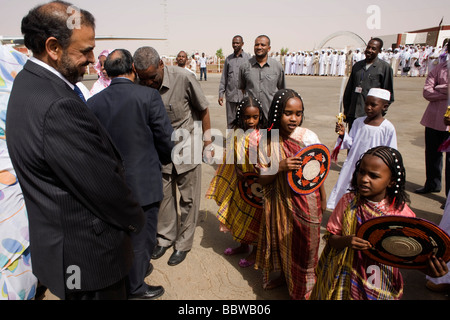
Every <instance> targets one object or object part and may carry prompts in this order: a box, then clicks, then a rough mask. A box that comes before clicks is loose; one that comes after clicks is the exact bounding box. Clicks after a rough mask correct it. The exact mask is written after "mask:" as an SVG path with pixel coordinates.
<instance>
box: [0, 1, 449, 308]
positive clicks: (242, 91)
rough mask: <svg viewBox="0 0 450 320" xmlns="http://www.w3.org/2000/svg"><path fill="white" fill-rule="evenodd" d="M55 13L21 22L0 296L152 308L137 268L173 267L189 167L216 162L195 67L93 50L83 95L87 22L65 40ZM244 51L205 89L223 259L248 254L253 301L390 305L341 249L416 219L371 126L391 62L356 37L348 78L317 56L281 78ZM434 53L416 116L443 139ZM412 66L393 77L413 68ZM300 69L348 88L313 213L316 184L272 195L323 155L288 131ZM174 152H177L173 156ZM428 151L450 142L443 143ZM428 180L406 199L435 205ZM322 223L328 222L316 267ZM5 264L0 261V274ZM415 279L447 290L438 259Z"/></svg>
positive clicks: (192, 178) (190, 220) (273, 65)
mask: <svg viewBox="0 0 450 320" xmlns="http://www.w3.org/2000/svg"><path fill="white" fill-rule="evenodd" d="M69 6H70V4H69V3H66V2H63V1H53V2H49V3H47V4H44V5H40V6H37V7H35V8H33V9H31V10H30V11H29V13H28V14H27V15H26V16H25V17H24V19H23V21H22V33H23V34H24V41H25V45H26V46H27V48H28V49H29V50H31V51H32V53H33V57H31V58H30V59H27V60H26V62H25V61H24V63H23V69H22V70H20V72H19V73H18V74H17V75H15V74H14V79H13V81H14V83H13V85H12V90H11V93H10V97H9V102H8V109H7V116H6V119H5V121H6V122H7V124H8V125H7V129H8V130H7V135H6V138H5V139H4V140H6V144H5V143H4V144H0V146H1V147H2V153H1V155H2V156H3V157H5V159H0V160H2V162H0V163H2V164H3V163H5V165H9V168H8V170H9V171H8V172H9V175H8V176H6V178H7V179H6V180H5V175H2V176H0V178H1V179H2V180H1V182H2V183H3V184H4V185H6V186H8V187H13V186H14V188H15V189H14V193H12V196H10V195H9V194H7V193H5V192H4V191H2V195H4V194H7V195H8V197H6V198H7V199H4V198H5V197H2V199H1V200H8V199H12V198H17V193H18V192H19V193H20V191H22V192H23V198H22V199H21V200H22V202H21V203H19V206H20V210H18V211H15V212H16V213H15V214H14V216H15V217H16V218H20V219H21V220H20V223H19V224H17V225H16V226H14V227H13V228H11V227H10V230H9V231H10V233H11V235H8V239H7V240H8V241H2V244H3V246H4V247H5V248H4V250H3V248H2V250H3V251H4V252H11V251H12V250H11V247H12V246H6V245H5V243H6V244H11V243H13V242H14V241H16V242H19V243H22V245H21V248H22V250H21V251H19V250H16V251H15V252H14V255H10V257H11V258H10V259H15V260H17V264H18V265H19V266H20V268H18V270H20V271H21V273H20V277H17V279H16V281H15V282H14V283H11V282H7V281H6V279H7V276H6V275H4V274H3V271H2V277H1V281H2V282H3V286H2V290H3V291H2V292H3V295H2V296H6V297H9V298H11V299H31V298H34V297H35V296H36V292H37V289H38V288H39V287H44V288H48V289H49V290H50V291H51V292H52V293H54V294H55V295H56V296H58V297H59V298H61V299H68V300H104V299H107V300H112V299H145V300H146V299H156V298H158V297H160V296H161V295H163V294H164V288H163V287H162V286H161V285H150V284H148V282H147V281H145V279H146V278H147V277H149V276H151V273H152V271H153V265H152V263H151V260H152V259H160V258H162V257H163V256H164V255H165V253H166V252H167V251H168V250H169V248H173V251H172V253H171V255H170V257H169V259H168V261H167V263H168V265H169V266H176V265H178V264H180V263H182V262H183V261H184V260H185V258H186V256H187V255H188V253H189V252H190V251H191V250H192V249H193V248H192V247H193V239H194V233H195V228H196V225H197V221H198V216H199V204H200V201H201V197H202V195H201V191H200V190H201V188H200V185H201V161H200V162H198V161H197V159H196V158H197V157H198V155H199V152H200V158H201V159H203V161H204V162H206V163H209V162H210V160H211V159H213V158H214V157H215V149H214V144H213V142H212V137H211V135H210V133H211V132H210V129H211V121H210V115H209V103H208V101H207V99H206V97H205V95H204V93H203V90H202V88H201V86H200V83H199V80H200V81H203V80H204V81H207V72H206V59H205V64H203V63H200V79H199V80H197V78H196V74H195V73H194V72H192V70H186V69H188V68H189V67H188V58H187V54H186V52H185V51H180V52H179V54H178V56H177V63H178V65H177V66H168V65H165V63H164V61H163V60H162V59H161V57H160V55H159V53H158V52H157V51H156V50H155V49H154V48H152V47H148V46H144V47H141V48H139V49H137V50H136V51H135V52H134V54H132V53H130V52H129V51H128V50H126V49H116V50H112V51H103V52H101V54H100V55H99V56H98V57H97V65H96V70H97V72H98V76H99V79H98V81H97V82H96V83H95V84H94V86H93V87H92V89H91V91H90V92H89V90H87V89H86V88H85V87H83V85H82V83H81V80H82V78H83V75H84V73H85V71H86V66H87V65H89V64H91V63H95V62H96V59H95V57H94V54H93V50H94V47H95V18H94V17H93V16H92V14H91V13H89V12H88V11H86V10H82V9H80V12H79V13H80V16H81V21H82V23H81V26H80V28H75V29H69V28H68V27H67V24H66V19H67V18H68V13H67V12H68V10H67V9H68V7H69ZM41 30H45V31H46V32H44V33H43V32H41ZM56 35H58V36H57V37H56ZM243 45H244V40H243V38H242V36H240V35H236V36H235V37H233V40H232V47H233V53H232V54H231V55H229V56H228V57H227V58H226V60H225V64H224V69H223V72H222V75H221V81H220V86H219V91H218V103H219V105H221V106H222V105H223V104H224V100H225V101H226V109H225V110H226V114H227V127H228V128H229V129H232V130H230V134H231V138H230V139H228V138H227V142H229V144H227V146H226V148H225V150H224V155H223V162H222V163H221V164H220V165H219V166H218V168H217V171H216V173H215V175H214V177H213V179H212V181H211V182H210V185H209V188H208V191H207V193H206V198H208V199H213V200H214V201H216V203H217V205H218V206H219V210H218V212H217V213H216V216H217V218H218V219H219V222H220V229H219V230H221V231H224V232H230V233H231V235H232V237H233V239H234V240H235V241H236V242H238V244H239V245H238V246H237V247H236V248H227V249H226V250H225V252H224V254H225V255H235V254H242V253H245V254H248V255H247V256H246V257H245V258H243V259H241V260H240V262H239V266H240V267H242V268H247V267H252V266H253V267H254V268H256V269H259V270H261V271H262V275H263V286H264V288H265V289H267V290H270V289H273V288H275V287H278V286H281V285H287V288H288V292H289V295H290V297H291V298H292V299H295V300H306V299H317V300H322V299H339V300H346V299H358V300H361V299H362V300H365V299H401V297H402V293H403V280H402V276H401V273H400V271H399V269H398V268H397V267H392V266H387V265H384V264H382V263H379V262H376V261H374V260H371V259H370V258H369V257H367V256H365V255H364V254H362V251H363V250H369V249H370V248H372V244H371V243H370V242H368V241H367V240H364V239H362V238H359V237H357V236H355V230H356V229H357V228H358V226H360V225H361V224H362V223H363V222H365V221H367V220H369V219H371V218H374V217H378V216H384V215H402V216H406V217H414V216H415V215H414V213H413V212H412V211H411V209H410V208H409V207H408V195H407V193H406V191H405V183H406V179H405V172H406V168H405V167H404V165H403V160H402V156H401V154H400V153H399V151H398V150H397V140H396V131H395V128H394V126H393V125H392V123H390V122H389V121H387V119H385V118H384V115H385V114H386V112H388V109H389V106H390V104H391V103H393V101H394V92H393V77H394V74H395V73H396V72H393V69H394V70H396V69H395V68H392V67H391V64H392V59H391V60H390V61H385V59H384V58H383V49H382V48H383V41H382V40H381V39H379V38H372V39H371V40H370V41H369V42H368V44H367V48H366V49H365V50H364V53H363V56H362V57H361V56H360V58H359V60H356V59H355V61H354V62H353V57H354V55H349V54H347V55H345V54H344V52H341V53H340V55H339V56H342V57H343V58H341V59H342V61H347V60H349V59H348V57H352V59H351V68H349V65H347V67H346V68H347V70H346V69H345V68H343V66H344V65H345V63H346V62H339V61H340V59H338V58H336V60H335V63H334V65H335V66H336V71H334V65H333V64H331V63H330V64H329V65H328V64H325V63H323V65H322V66H321V65H320V55H319V53H318V52H317V53H315V54H314V59H316V58H315V56H317V62H318V64H314V63H311V65H309V66H308V64H305V63H303V64H302V67H301V68H299V69H298V70H297V69H296V67H294V69H291V66H292V63H291V62H289V63H287V62H285V65H284V67H283V64H282V63H281V62H280V60H278V59H276V58H275V57H276V56H275V57H270V56H269V53H270V51H271V46H270V45H271V41H270V38H269V37H268V36H267V35H260V36H258V37H256V39H255V41H254V46H253V49H254V55H249V54H246V53H244V52H243V49H242V48H243ZM443 48H445V50H447V51H445V54H444V50H442V52H440V55H439V56H438V59H439V63H438V64H437V66H434V63H433V68H432V69H431V70H430V69H429V68H428V69H427V70H426V71H425V73H424V74H423V75H425V74H427V80H426V85H425V88H424V91H426V90H429V91H430V93H429V94H425V93H424V97H425V98H427V99H428V100H429V101H430V105H429V108H438V109H439V112H436V113H434V115H435V120H436V121H435V122H439V121H440V122H441V123H444V124H445V125H448V124H449V123H450V116H449V117H447V118H445V117H444V114H445V111H446V107H447V99H448V92H447V91H448V74H447V72H448V68H447V60H448V42H446V43H445V44H444V46H443ZM409 50H410V48H405V49H404V53H402V54H405V53H408V51H409ZM322 53H323V54H324V57H325V51H324V52H322ZM357 53H358V52H357ZM326 55H327V56H331V55H332V53H331V52H329V53H326ZM202 56H203V57H204V54H203V55H202ZM297 56H303V57H305V55H303V54H302V53H300V54H298V55H297ZM312 56H313V55H312V54H309V53H308V57H312ZM419 56H420V55H419ZM429 56H431V55H429ZM291 57H294V58H295V60H292V61H297V60H296V57H295V55H293V56H292V55H291ZM324 57H323V59H322V60H323V61H326V59H325V58H324ZM314 59H313V58H311V60H314ZM411 59H412V58H411ZM411 59H409V62H408V63H409V65H411V63H413V64H415V63H414V60H413V61H411ZM418 59H419V58H417V60H418ZM305 60H306V59H305ZM399 60H400V62H399V65H400V64H401V65H402V66H405V65H406V62H403V60H402V59H399ZM290 61H291V60H290ZM330 61H331V59H330ZM405 61H406V60H405ZM423 61H424V60H422V64H423V63H424V62H423ZM308 63H309V62H308ZM294 64H296V62H294ZM16 65H17V64H16ZM332 65H333V68H331V66H332ZM297 66H300V64H297ZM312 66H314V67H312ZM288 67H289V69H287V68H288ZM305 67H306V69H305ZM308 68H309V69H308ZM202 69H203V70H202ZM316 69H317V75H338V76H343V75H345V74H346V73H347V74H348V76H349V81H348V83H347V87H346V90H345V92H344V97H343V102H344V110H343V111H344V116H345V117H344V121H345V122H347V127H346V126H345V125H344V124H343V123H341V122H338V123H336V133H337V141H336V149H335V150H334V151H335V152H339V150H340V149H349V150H350V151H349V153H348V156H347V160H346V161H345V163H344V165H343V168H342V170H341V175H340V179H339V180H338V182H337V184H336V186H335V188H334V189H333V192H332V195H331V196H330V197H328V202H327V195H326V192H325V188H324V185H323V184H321V185H320V186H318V187H317V188H315V189H313V190H311V192H309V193H297V192H294V191H293V190H292V189H291V188H290V187H289V183H288V181H287V180H288V177H287V173H289V172H291V171H293V170H299V169H300V168H301V167H302V160H300V158H299V157H297V156H296V155H297V154H298V153H299V152H300V151H301V150H302V149H304V148H305V147H308V146H312V145H320V144H321V141H320V138H319V135H318V133H316V132H313V131H311V130H309V129H308V128H305V127H303V126H302V124H303V119H304V116H305V114H306V110H305V104H304V101H303V98H302V97H301V95H300V94H299V93H298V92H296V91H295V90H292V89H289V88H286V83H285V75H287V74H310V73H311V72H313V73H312V74H316ZM341 69H342V70H341ZM349 69H350V70H349ZM305 70H306V71H305ZM298 72H300V73H298ZM302 72H304V73H302ZM341 73H343V74H341ZM11 74H12V73H11ZM419 74H420V71H419ZM411 76H413V75H412V74H411ZM352 79H353V80H352ZM356 80H358V81H356ZM11 82H12V81H11ZM430 106H431V107H430ZM429 117H431V116H427V118H429ZM424 118H425V116H424ZM445 121H446V122H445ZM199 124H200V128H198V125H199ZM423 125H424V126H426V127H427V129H426V130H427V131H426V135H427V134H432V133H427V132H428V131H429V130H428V126H430V127H431V130H434V131H442V128H441V126H439V128H433V126H432V125H431V124H428V122H427V123H425V122H424V123H423ZM196 134H197V135H198V134H200V135H201V138H200V141H202V143H203V145H202V146H200V147H199V146H196V144H195V143H194V144H191V143H190V142H191V140H190V139H186V137H185V138H183V137H184V136H185V135H187V136H190V137H193V136H195V135H196ZM174 135H175V136H177V137H181V138H183V139H181V140H178V139H175V140H174V139H173V136H174ZM442 137H443V138H442V139H444V138H449V134H448V132H447V135H442ZM430 139H432V138H430ZM263 142H264V143H263ZM427 149H428V148H427ZM180 151H181V152H180ZM434 151H435V153H440V154H441V158H439V157H438V156H436V155H434V158H433V163H432V164H431V163H430V166H435V167H436V166H438V167H439V161H440V162H441V163H442V151H441V150H434ZM177 152H179V153H177ZM427 152H428V151H427ZM254 159H257V161H256V162H253V160H254ZM6 160H7V161H6ZM430 161H431V160H430ZM435 171H436V170H435ZM449 172H450V170H449ZM430 174H431V173H430ZM440 174H441V173H440V172H439V173H434V175H435V176H433V177H432V178H431V177H430V181H431V180H433V181H434V182H435V184H433V185H432V184H431V182H430V183H429V184H427V183H428V170H427V183H426V184H425V186H424V188H423V189H424V190H416V192H418V193H427V192H436V191H437V190H438V189H439V190H440V187H441V185H440ZM436 175H437V176H436ZM16 176H17V178H16ZM341 178H342V179H341ZM436 181H438V182H439V185H438V183H437V182H436ZM17 182H18V183H17ZM242 185H244V186H246V187H247V188H248V189H247V190H246V191H245V192H242ZM19 187H20V188H19ZM11 190H12V189H11ZM250 191H251V192H250ZM247 196H248V197H247ZM19 198H20V197H19ZM16 204H17V203H16ZM327 207H328V208H329V209H331V210H332V215H331V217H330V220H329V222H328V224H327V226H326V230H327V231H326V234H325V236H324V240H325V241H326V246H325V249H324V250H323V252H322V253H321V254H320V255H319V243H320V241H321V237H320V226H321V221H322V215H323V212H324V210H325V209H326V208H327ZM25 208H26V209H25ZM11 210H16V209H14V208H13V209H11ZM11 210H8V214H9V215H10V214H11ZM447 211H448V212H447ZM449 216H450V205H447V206H446V208H445V212H444V217H443V219H442V223H441V226H442V228H447V231H448V217H449ZM5 220H8V219H5ZM0 227H2V226H1V225H0ZM24 228H25V229H27V233H26V234H24ZM2 230H3V229H2ZM19 235H20V237H19ZM2 237H3V233H2ZM28 239H29V241H28ZM14 243H15V242H14ZM3 251H2V253H3ZM15 260H8V261H9V262H8V264H7V265H6V269H7V268H8V267H11V266H12V264H13V263H12V262H13V261H15ZM30 261H31V262H32V263H31V262H30ZM49 261H51V263H49ZM373 265H376V266H378V268H379V270H380V274H379V275H377V276H379V279H378V280H379V281H375V284H376V285H374V282H373V280H372V278H373V275H372V274H371V272H370V270H369V269H370V268H368V266H373ZM15 269H16V268H15V267H14V268H12V267H11V268H10V269H9V270H7V271H8V272H11V273H14V272H15ZM420 271H421V272H423V273H424V274H426V275H427V277H428V278H427V279H428V281H429V283H430V284H429V287H430V288H433V289H434V290H438V289H441V288H442V287H443V288H444V289H445V290H448V287H449V286H450V281H449V280H448V266H447V263H446V261H444V260H443V259H442V258H441V257H436V256H435V255H431V256H430V257H428V260H427V264H426V266H424V267H423V268H422V269H420ZM275 273H276V274H277V275H278V276H277V277H275V278H273V277H272V275H273V274H275ZM436 279H437V280H436ZM150 280H151V277H150ZM183 285H184V284H183ZM186 285H188V284H186ZM5 288H6V290H5Z"/></svg>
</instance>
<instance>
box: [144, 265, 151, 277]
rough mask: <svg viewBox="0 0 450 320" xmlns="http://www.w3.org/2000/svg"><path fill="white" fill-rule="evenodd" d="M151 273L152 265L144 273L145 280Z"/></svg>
mask: <svg viewBox="0 0 450 320" xmlns="http://www.w3.org/2000/svg"><path fill="white" fill-rule="evenodd" d="M152 272H153V264H151V263H150V265H149V266H148V268H147V272H146V273H145V278H147V277H148V276H149V275H150V274H151V273H152Z"/></svg>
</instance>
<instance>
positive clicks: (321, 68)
mask: <svg viewBox="0 0 450 320" xmlns="http://www.w3.org/2000/svg"><path fill="white" fill-rule="evenodd" d="M325 70H326V65H325V53H322V54H320V58H319V75H320V76H323V75H325Z"/></svg>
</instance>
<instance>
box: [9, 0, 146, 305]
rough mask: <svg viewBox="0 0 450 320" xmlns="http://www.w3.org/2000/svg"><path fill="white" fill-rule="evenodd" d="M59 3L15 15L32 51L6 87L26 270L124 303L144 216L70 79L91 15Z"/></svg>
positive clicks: (62, 289) (91, 37) (81, 64)
mask: <svg viewBox="0 0 450 320" xmlns="http://www.w3.org/2000/svg"><path fill="white" fill-rule="evenodd" d="M73 8H75V7H73V6H71V4H69V3H66V2H61V1H55V2H50V3H47V4H44V5H41V6H38V7H36V8H34V9H32V10H31V11H30V12H29V13H28V14H27V15H26V16H25V17H24V18H23V20H22V33H23V34H24V40H25V45H26V46H27V48H29V49H30V50H31V51H32V52H33V58H31V59H30V61H28V62H27V63H26V64H25V66H24V68H23V70H22V71H21V72H20V73H19V74H18V75H17V77H16V79H15V81H14V85H13V89H12V92H11V96H10V100H9V104H8V111H7V118H6V132H7V135H8V140H7V144H8V149H9V151H10V156H11V160H12V163H13V166H14V169H15V170H16V172H17V175H18V179H19V183H20V184H21V187H22V190H23V195H24V199H25V205H26V207H27V211H28V217H29V230H30V251H31V259H32V261H33V273H34V274H35V275H36V276H37V278H38V279H39V280H40V282H41V283H42V284H43V285H45V286H47V287H48V288H49V289H50V291H51V292H52V293H53V294H55V295H56V296H58V297H59V298H61V299H126V298H127V295H126V277H127V275H128V272H129V270H130V268H131V265H132V263H133V247H132V243H131V234H134V233H138V232H139V231H140V230H141V229H142V227H143V225H144V223H145V221H144V213H143V211H142V208H141V206H140V205H139V203H138V201H136V199H135V198H134V196H133V195H132V193H131V190H130V188H129V187H128V186H127V184H126V181H125V173H124V168H123V165H122V162H123V161H122V158H121V156H120V154H119V152H118V150H117V149H116V147H115V146H114V144H113V143H112V141H111V140H110V138H109V135H108V133H107V132H106V130H105V129H104V128H103V127H102V125H101V124H100V122H99V121H98V120H97V118H96V117H95V115H94V114H93V113H92V112H91V111H90V110H89V109H88V107H87V106H86V104H85V101H83V100H82V98H81V96H79V93H80V91H79V90H77V87H76V85H75V84H76V83H77V82H78V81H80V80H81V79H82V77H83V74H84V73H85V71H86V66H87V65H88V64H89V63H93V62H94V54H93V49H94V46H95V31H94V29H95V19H94V17H93V16H92V15H91V14H90V13H89V12H87V11H85V10H80V9H76V10H78V14H77V17H79V18H80V20H79V25H77V26H75V27H74V28H69V27H68V26H67V21H69V19H70V18H71V17H70V14H69V13H68V12H71V13H72V12H73V10H70V9H73Z"/></svg>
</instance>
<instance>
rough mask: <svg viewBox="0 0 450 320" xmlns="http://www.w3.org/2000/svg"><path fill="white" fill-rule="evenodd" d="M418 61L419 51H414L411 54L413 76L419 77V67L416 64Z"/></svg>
mask: <svg viewBox="0 0 450 320" xmlns="http://www.w3.org/2000/svg"><path fill="white" fill-rule="evenodd" d="M416 61H419V52H417V51H416V52H414V53H413V54H411V63H410V65H411V71H410V72H411V73H410V75H411V77H417V76H418V75H419V68H418V67H416V66H415V63H416Z"/></svg>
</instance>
